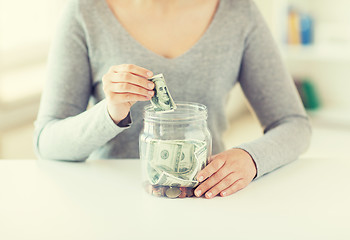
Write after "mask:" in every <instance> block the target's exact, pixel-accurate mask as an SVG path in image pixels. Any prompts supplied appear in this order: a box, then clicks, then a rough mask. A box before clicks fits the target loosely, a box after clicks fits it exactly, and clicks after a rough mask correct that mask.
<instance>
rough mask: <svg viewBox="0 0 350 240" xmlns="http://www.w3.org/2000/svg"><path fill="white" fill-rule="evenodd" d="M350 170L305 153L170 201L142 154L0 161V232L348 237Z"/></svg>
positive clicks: (37, 238) (52, 236) (13, 235)
mask: <svg viewBox="0 0 350 240" xmlns="http://www.w3.org/2000/svg"><path fill="white" fill-rule="evenodd" d="M349 170H350V159H349V158H347V159H346V158H343V159H341V158H337V159H327V158H324V159H322V158H319V159H311V158H309V159H299V160H297V161H295V162H293V163H292V164H289V165H287V166H285V167H283V168H280V169H279V170H277V171H275V172H273V173H271V174H269V175H266V176H264V177H262V178H260V179H258V180H256V181H255V182H253V183H251V184H250V185H249V186H248V187H247V188H245V189H244V190H242V191H240V192H238V193H236V194H234V195H232V196H229V197H226V198H221V197H216V198H214V199H211V200H207V199H204V198H199V199H198V198H190V199H166V198H156V197H153V196H149V195H147V194H146V193H145V192H144V190H143V189H142V186H141V176H140V162H139V161H138V160H99V161H88V162H86V163H70V162H56V161H45V160H0V239H1V240H17V239H23V240H32V239H33V240H41V239H43V240H44V239H45V240H56V239H57V240H58V239H59V240H68V239H69V240H70V239H72V240H73V239H74V240H80V239H82V240H89V239H98V240H106V239H113V240H116V239H121V240H125V239H152V240H154V239H283V240H284V239H317V240H320V239H332V240H333V239H337V240H338V239H350V220H349V218H350V207H349V203H350V185H349V184H350V174H349Z"/></svg>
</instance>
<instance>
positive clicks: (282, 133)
mask: <svg viewBox="0 0 350 240" xmlns="http://www.w3.org/2000/svg"><path fill="white" fill-rule="evenodd" d="M169 47H171V46H169ZM124 63H132V64H136V65H139V66H142V67H145V68H147V69H149V70H151V71H153V72H154V73H164V75H165V77H166V80H167V84H168V88H169V90H170V92H171V94H172V97H173V98H174V99H175V101H190V102H198V103H202V104H204V105H206V106H207V108H208V126H209V129H210V131H211V133H212V138H213V154H217V153H219V152H221V151H224V150H225V149H224V145H223V142H222V134H223V132H224V131H225V130H226V128H227V126H228V122H227V119H226V116H225V111H224V108H225V104H226V100H227V96H228V93H229V91H230V90H231V89H232V88H233V87H234V86H235V85H236V84H238V83H240V86H241V87H242V89H243V92H244V94H245V96H246V98H247V99H248V101H249V103H250V104H251V106H252V108H253V110H254V111H255V113H256V115H257V117H258V119H259V121H260V123H261V126H262V127H263V129H264V135H263V136H262V137H260V138H258V139H256V140H255V141H252V142H247V143H242V144H241V145H240V146H232V147H236V148H241V149H244V150H245V151H247V152H248V153H249V154H250V155H251V156H252V158H253V159H254V161H255V163H256V166H257V177H259V176H261V175H263V174H265V173H268V172H270V171H272V170H274V169H276V168H278V167H280V166H282V165H284V164H286V163H288V162H290V161H293V160H295V159H297V158H298V156H299V155H300V154H301V153H302V152H304V151H305V150H306V149H307V147H308V145H309V142H310V135H311V128H310V124H309V121H308V118H307V116H306V113H305V110H304V109H303V106H302V104H301V101H300V98H299V96H298V94H297V91H296V88H295V86H294V84H293V82H292V80H291V77H290V75H289V74H288V72H287V71H286V68H285V66H284V65H283V62H282V60H281V57H280V54H279V51H278V49H277V47H276V44H275V43H274V41H273V39H272V37H271V34H270V32H269V30H268V28H267V26H266V24H265V22H264V20H263V18H262V16H261V14H260V13H259V11H258V9H257V7H256V6H255V4H254V3H253V2H252V0H221V2H220V4H219V7H218V9H217V12H216V14H215V16H214V19H213V21H212V23H211V24H210V26H209V28H208V29H207V31H206V32H205V33H204V35H203V36H202V37H201V38H200V40H199V41H198V42H197V43H196V44H195V45H194V46H193V47H192V48H191V49H189V50H188V51H187V52H186V53H184V54H182V55H181V56H179V57H176V58H174V59H167V58H164V57H162V56H159V55H157V54H155V53H154V52H152V51H150V50H148V49H146V48H145V47H143V46H142V45H141V44H139V43H138V42H137V41H136V40H135V39H133V38H132V37H131V36H130V35H129V34H128V32H127V31H126V30H125V29H124V28H123V27H122V25H121V24H120V23H119V22H118V20H117V19H116V18H115V17H114V15H113V13H112V12H111V10H110V9H109V7H108V6H107V4H106V2H105V0H71V1H69V3H68V4H67V6H66V8H65V10H64V13H63V16H62V19H61V21H60V24H59V26H58V31H57V34H56V36H55V38H54V41H53V44H52V47H51V51H50V55H49V60H48V71H47V81H46V86H45V89H44V92H43V95H42V99H41V106H40V111H39V114H38V118H37V120H36V122H35V136H34V142H35V148H36V152H37V154H38V156H39V157H40V158H45V159H55V160H68V161H84V160H86V159H102V158H138V157H139V152H138V149H139V148H138V137H139V134H140V131H141V130H142V126H143V116H142V112H143V107H144V106H145V105H146V104H149V102H137V103H136V104H135V105H134V106H133V107H132V108H131V111H130V114H129V117H127V119H125V120H124V122H126V123H128V122H130V124H129V125H128V124H126V125H125V126H124V127H120V126H117V125H116V124H115V123H114V122H113V121H112V119H111V118H110V116H109V114H108V112H107V104H106V100H105V96H104V93H103V90H102V82H101V79H102V76H103V75H104V74H105V73H106V72H107V71H108V69H109V67H110V66H112V65H119V64H124ZM89 102H92V103H93V106H92V107H90V108H88V109H87V106H88V103H89ZM130 116H131V118H130ZM131 119H132V120H131Z"/></svg>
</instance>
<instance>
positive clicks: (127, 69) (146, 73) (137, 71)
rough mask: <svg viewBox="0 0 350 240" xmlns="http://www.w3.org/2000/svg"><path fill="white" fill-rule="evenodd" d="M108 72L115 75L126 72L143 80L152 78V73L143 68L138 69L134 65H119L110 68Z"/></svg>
mask: <svg viewBox="0 0 350 240" xmlns="http://www.w3.org/2000/svg"><path fill="white" fill-rule="evenodd" d="M109 72H115V73H119V72H128V73H132V74H135V75H138V76H141V77H144V78H150V77H152V76H153V73H152V72H151V71H150V70H148V69H146V68H143V67H139V66H137V65H134V64H121V65H117V66H112V67H111V68H110V69H109Z"/></svg>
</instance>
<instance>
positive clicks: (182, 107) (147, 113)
mask: <svg viewBox="0 0 350 240" xmlns="http://www.w3.org/2000/svg"><path fill="white" fill-rule="evenodd" d="M176 106H177V108H176V109H175V110H174V111H172V112H165V113H161V112H157V111H155V110H154V107H153V106H152V104H149V105H146V106H145V107H144V120H145V121H153V122H162V123H164V122H188V121H198V120H202V121H203V120H206V119H207V117H208V113H207V107H206V106H205V105H203V104H200V103H195V102H183V101H179V102H176Z"/></svg>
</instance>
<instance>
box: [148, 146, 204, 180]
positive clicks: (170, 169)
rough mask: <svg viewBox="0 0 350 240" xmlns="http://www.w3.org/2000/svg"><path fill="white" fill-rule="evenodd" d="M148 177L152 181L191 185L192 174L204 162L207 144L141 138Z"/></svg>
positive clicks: (194, 177)
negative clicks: (144, 149) (144, 140)
mask: <svg viewBox="0 0 350 240" xmlns="http://www.w3.org/2000/svg"><path fill="white" fill-rule="evenodd" d="M144 147H146V151H145V155H144V156H145V160H146V161H147V165H148V169H147V170H148V179H149V182H150V183H151V184H152V185H162V186H177V187H195V186H196V185H197V184H198V181H197V180H196V176H197V174H198V172H199V171H200V170H201V169H203V168H204V167H205V166H206V164H207V145H206V143H205V141H200V140H154V139H153V140H150V141H148V142H145V146H144Z"/></svg>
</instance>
